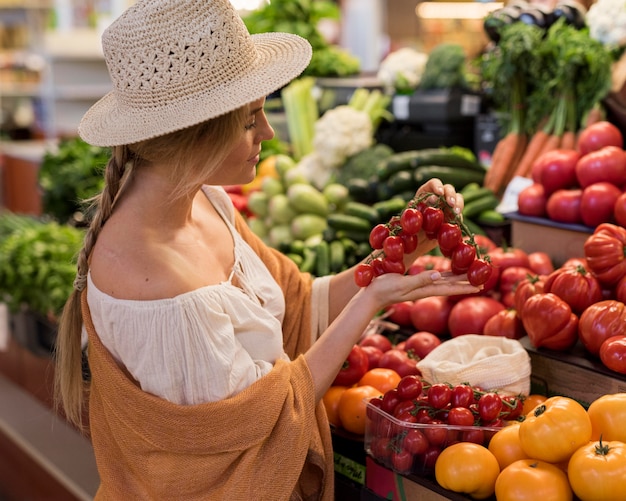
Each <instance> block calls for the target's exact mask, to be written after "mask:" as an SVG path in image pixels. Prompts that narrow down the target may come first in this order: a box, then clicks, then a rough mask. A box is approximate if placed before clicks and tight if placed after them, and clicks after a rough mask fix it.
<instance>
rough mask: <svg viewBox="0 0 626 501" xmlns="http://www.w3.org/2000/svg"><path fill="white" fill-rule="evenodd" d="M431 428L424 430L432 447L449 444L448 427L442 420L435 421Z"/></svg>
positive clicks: (432, 422) (432, 421)
mask: <svg viewBox="0 0 626 501" xmlns="http://www.w3.org/2000/svg"><path fill="white" fill-rule="evenodd" d="M430 424H431V426H428V427H427V428H424V430H423V431H424V435H426V438H427V439H428V443H429V444H430V445H436V446H442V445H444V444H446V443H447V442H448V427H447V426H442V425H445V423H444V422H443V421H442V420H441V419H433V420H431V422H430Z"/></svg>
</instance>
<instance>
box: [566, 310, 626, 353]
mask: <svg viewBox="0 0 626 501" xmlns="http://www.w3.org/2000/svg"><path fill="white" fill-rule="evenodd" d="M625 332H626V306H625V305H624V303H622V302H620V301H615V300H614V299H606V300H604V301H599V302H597V303H595V304H592V305H591V306H589V307H588V308H587V309H586V310H585V311H584V312H583V314H582V315H581V316H580V321H579V323H578V336H579V338H580V341H581V342H582V344H583V346H584V347H585V349H586V350H587V351H588V352H589V353H591V354H592V355H595V356H598V355H599V354H600V347H601V346H602V343H603V342H604V341H605V340H606V339H608V338H610V337H612V336H617V335H623V334H624V333H625Z"/></svg>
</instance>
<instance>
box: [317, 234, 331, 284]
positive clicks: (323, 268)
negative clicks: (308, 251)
mask: <svg viewBox="0 0 626 501" xmlns="http://www.w3.org/2000/svg"><path fill="white" fill-rule="evenodd" d="M315 254H316V259H315V275H316V276H318V277H324V276H326V275H329V274H330V247H329V246H328V242H327V241H326V240H322V241H321V242H319V243H318V244H317V246H316V248H315Z"/></svg>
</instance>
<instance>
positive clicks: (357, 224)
mask: <svg viewBox="0 0 626 501" xmlns="http://www.w3.org/2000/svg"><path fill="white" fill-rule="evenodd" d="M327 221H328V225H329V226H330V227H331V228H334V229H336V230H344V231H351V232H357V233H358V232H366V233H369V232H370V231H371V229H372V224H371V223H370V222H369V221H368V220H367V219H363V218H362V217H357V216H351V215H350V214H338V213H335V214H329V215H328V218H327Z"/></svg>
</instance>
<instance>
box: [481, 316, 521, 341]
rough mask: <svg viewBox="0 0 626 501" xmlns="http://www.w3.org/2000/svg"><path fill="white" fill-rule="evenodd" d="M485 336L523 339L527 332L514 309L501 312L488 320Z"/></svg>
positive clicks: (484, 330) (484, 331)
mask: <svg viewBox="0 0 626 501" xmlns="http://www.w3.org/2000/svg"><path fill="white" fill-rule="evenodd" d="M483 335H485V336H501V337H506V338H509V339H522V338H523V337H524V336H525V335H526V332H525V331H524V326H523V325H522V321H521V320H520V318H519V316H518V315H517V312H516V311H515V310H512V309H507V310H501V311H499V312H498V313H496V314H495V315H494V316H493V317H491V318H490V319H489V320H487V323H486V324H485V328H484V329H483Z"/></svg>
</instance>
